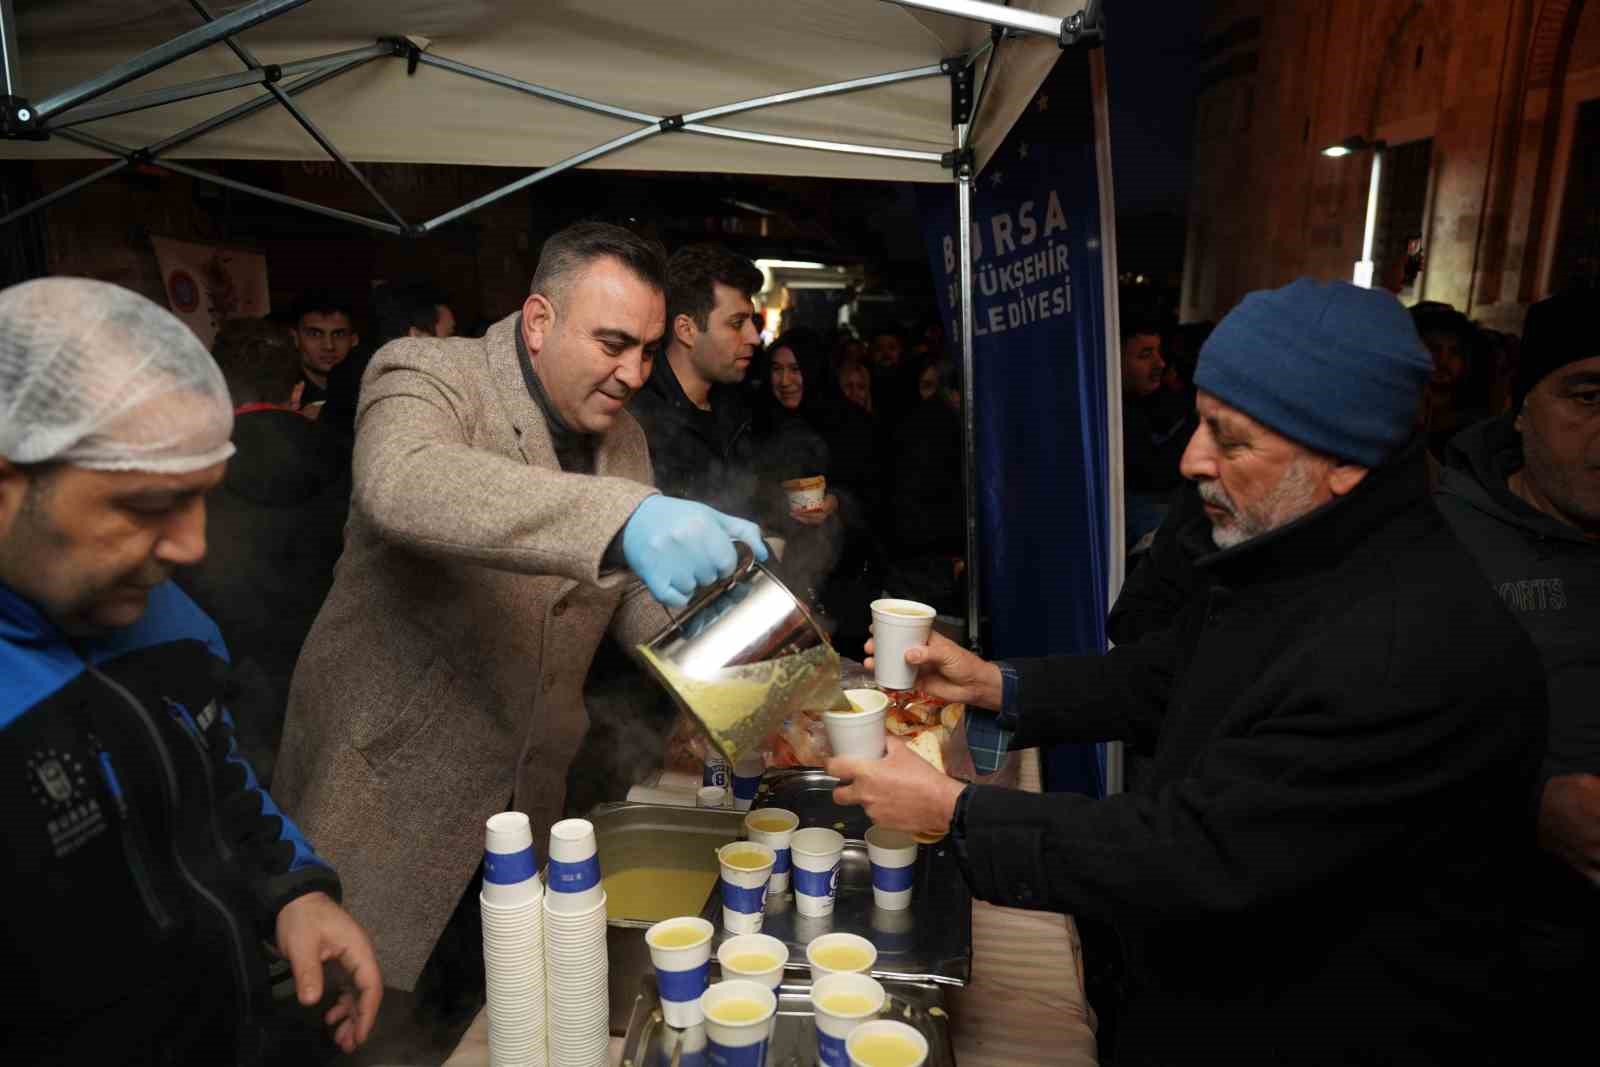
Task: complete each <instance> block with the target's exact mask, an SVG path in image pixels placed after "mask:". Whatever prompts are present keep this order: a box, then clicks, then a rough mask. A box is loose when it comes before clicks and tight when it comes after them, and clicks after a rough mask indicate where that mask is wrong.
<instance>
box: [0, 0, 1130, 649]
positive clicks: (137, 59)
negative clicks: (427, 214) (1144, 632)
mask: <svg viewBox="0 0 1600 1067" xmlns="http://www.w3.org/2000/svg"><path fill="white" fill-rule="evenodd" d="M307 2H309V0H256V2H255V3H252V4H248V5H246V6H245V7H241V8H239V9H238V10H236V11H233V12H231V13H230V14H227V15H224V16H222V17H220V18H219V17H217V16H215V15H213V14H212V13H211V12H210V10H208V9H207V7H206V5H205V3H204V2H203V0H189V4H190V6H191V7H192V8H194V10H195V12H196V14H197V15H198V16H199V17H200V19H201V20H202V24H201V25H200V26H198V27H196V28H194V29H192V30H188V31H186V32H184V33H181V34H179V35H178V36H176V37H174V38H173V39H171V40H170V41H167V42H166V43H164V44H161V45H157V46H156V47H154V48H151V49H148V50H146V51H145V52H143V53H141V54H139V55H137V56H134V57H132V58H131V59H128V60H125V61H124V62H122V63H119V64H117V65H116V66H114V67H112V68H110V69H109V70H106V71H104V72H102V73H101V74H99V75H97V76H96V77H93V78H90V79H89V80H87V81H85V82H82V83H80V84H78V85H75V86H72V87H70V88H68V89H64V90H62V91H60V92H57V93H55V94H54V95H52V96H49V97H47V98H46V99H44V100H42V101H40V102H39V103H38V104H37V105H34V104H30V103H29V101H28V100H27V98H26V97H24V96H23V95H22V93H21V91H20V87H19V85H18V83H17V78H16V63H17V55H18V53H17V39H16V19H15V15H14V12H13V7H12V3H13V0H0V136H4V137H5V138H6V139H8V140H45V139H48V138H49V137H52V136H55V137H60V138H63V139H65V140H69V141H73V142H74V143H77V144H81V145H84V146H87V147H90V148H94V149H96V150H98V151H102V152H105V153H107V154H108V155H111V156H113V157H115V160H114V162H112V163H111V164H110V165H109V166H107V167H105V168H103V169H101V170H98V171H96V172H94V173H93V174H89V175H85V176H84V177H82V178H79V179H77V180H76V181H73V182H70V183H68V184H67V185H65V186H62V187H61V188H60V189H56V190H54V191H52V192H50V193H48V194H46V195H44V196H42V197H40V198H38V199H37V200H34V201H32V202H31V203H28V204H25V205H23V206H22V207H20V208H18V209H17V210H15V211H13V212H11V213H10V214H8V215H6V216H5V217H4V218H0V227H3V226H5V225H6V224H8V223H11V222H15V221H16V220H17V219H20V218H22V217H24V216H26V215H28V214H30V213H32V212H34V211H38V210H40V209H41V208H44V207H47V206H49V205H50V204H53V203H56V202H57V201H60V200H62V199H64V198H66V197H68V196H71V195H72V194H73V193H76V192H77V191H79V190H80V189H83V188H85V187H87V186H89V185H92V184H94V183H95V182H97V181H99V180H100V179H101V178H105V177H109V176H110V175H113V174H116V173H119V172H121V171H123V170H126V169H128V168H129V167H132V166H137V165H144V166H155V167H160V168H162V169H164V170H169V171H172V172H173V173H176V174H182V175H185V176H187V177H189V178H192V179H193V180H195V181H199V182H205V183H208V184H211V185H217V186H221V187H223V188H225V189H231V190H233V191H235V192H239V193H243V194H246V195H249V196H255V197H259V198H261V199H265V200H270V201H273V202H275V203H279V204H284V205H287V206H289V207H294V208H299V209H302V210H305V211H309V212H314V213H316V214H319V215H323V216H325V217H328V218H332V219H337V220H339V221H341V222H346V223H350V224H352V225H356V226H362V227H366V228H368V229H372V230H377V231H379V232H381V233H386V234H390V235H391V236H396V237H417V236H421V235H424V234H428V233H431V232H433V231H435V230H437V229H439V228H440V227H442V226H446V225H448V224H450V223H452V222H454V221H456V220H457V219H460V218H462V217H463V216H465V215H468V214H471V213H472V212H474V211H477V210H478V209H480V208H483V207H486V206H487V205H489V204H492V203H494V202H496V201H498V200H502V199H504V198H505V197H508V196H511V195H513V194H515V193H518V192H520V191H522V190H523V189H526V188H528V187H530V186H532V185H535V184H537V183H539V182H542V181H544V180H545V179H547V178H551V177H554V176H555V175H557V174H561V173H562V172H564V171H568V170H571V169H573V168H574V167H580V166H582V165H583V164H585V163H589V162H592V161H593V160H595V159H598V158H600V157H601V156H605V155H610V154H611V153H613V152H617V151H619V150H621V149H624V148H626V147H628V146H629V145H632V144H636V143H638V142H639V141H643V140H646V139H648V138H651V137H656V136H659V135H662V134H668V133H687V134H693V135H696V136H702V137H721V138H731V139H734V140H740V141H752V142H758V143H762V144H772V145H781V146H786V147H790V148H805V149H810V150H814V151H820V152H841V153H847V154H853V155H867V156H879V157H887V158H892V159H905V160H912V161H917V162H922V163H927V164H929V165H932V166H939V167H943V168H946V169H948V170H950V172H951V176H952V179H953V181H954V184H955V187H956V206H957V219H958V225H959V228H960V231H961V233H960V246H961V255H960V261H961V262H960V301H961V306H960V308H959V309H958V317H959V319H960V324H961V360H962V373H963V382H964V384H965V388H964V389H963V397H964V400H963V404H962V408H963V414H962V420H963V429H964V435H965V439H966V447H965V454H966V455H965V464H964V465H963V469H962V481H963V484H964V489H965V494H966V501H967V509H966V510H967V529H966V545H967V559H966V564H967V620H966V622H967V640H968V644H969V645H971V646H972V647H973V648H977V647H978V643H979V621H980V620H979V613H980V607H981V605H980V600H979V595H978V594H979V572H978V547H979V546H978V517H977V452H976V440H977V414H976V405H975V404H974V403H973V398H972V391H973V382H974V373H975V368H974V366H973V353H972V340H973V328H972V316H971V312H970V309H971V306H972V255H971V251H972V179H973V174H974V169H975V168H974V156H973V151H972V148H971V135H972V123H973V119H974V117H975V116H976V114H977V105H978V104H979V103H981V101H982V96H983V93H984V91H985V90H986V89H987V87H988V85H989V84H990V82H991V80H992V76H993V72H994V67H995V63H996V62H997V60H998V58H999V55H998V47H999V45H1000V43H1001V42H1002V41H1003V40H1004V38H1005V37H1007V36H1013V35H1034V36H1044V37H1048V38H1051V39H1053V40H1055V41H1056V42H1057V43H1058V44H1059V45H1060V46H1061V47H1063V48H1065V47H1068V46H1069V45H1072V44H1076V43H1078V42H1079V41H1082V40H1090V39H1095V38H1098V37H1099V36H1100V35H1101V33H1102V30H1103V27H1102V20H1101V11H1100V9H1101V0H1087V2H1085V3H1084V4H1083V5H1082V7H1081V8H1080V9H1079V10H1078V11H1076V12H1074V13H1072V14H1070V15H1067V16H1065V17H1058V16H1053V15H1042V14H1039V13H1037V12H1032V11H1024V10H1021V9H1016V8H1011V7H1007V6H1004V5H1002V4H998V3H989V2H986V0H880V2H883V3H892V4H895V5H897V6H900V7H907V8H913V9H916V10H921V11H930V12H936V13H940V14H945V15H953V16H955V17H957V18H962V19H966V20H969V21H975V22H979V23H983V24H986V25H988V26H989V27H990V40H989V41H988V42H986V43H984V44H983V45H981V46H979V47H978V48H976V49H973V50H972V51H971V52H968V53H966V54H963V55H957V56H951V57H949V58H946V59H944V60H943V61H941V62H939V63H936V64H928V65H926V66H921V67H913V68H911V69H908V70H898V71H889V72H886V73H883V74H873V75H867V76H865V77H860V78H851V79H848V80H845V81H838V82H830V83H827V84H825V85H815V86H811V87H809V88H804V89H794V90H790V91H788V92H782V93H774V94H770V95H767V96H761V97H755V98H753V99H749V100H741V101H736V102H733V103H729V104H723V105H720V106H717V107H710V108H703V109H701V110H699V111H691V112H688V113H684V114H674V115H653V114H649V113H646V112H642V111H634V110H631V109H627V108H621V107H615V106H613V105H610V104H605V103H602V102H600V101H595V100H589V99H586V98H584V97H580V96H575V95H573V94H571V93H565V92H561V91H560V90H557V89H552V88H549V87H547V86H542V85H536V84H534V83H532V82H527V81H523V80H521V79H518V78H514V77H511V76H509V75H505V74H499V73H496V72H494V71H489V70H484V69H482V68H479V67H474V66H471V65H470V64H467V63H462V62H459V61H456V60H453V59H449V58H447V57H444V56H439V55H434V54H432V53H431V52H428V51H426V50H425V49H424V48H422V47H419V46H418V45H417V44H415V43H414V42H412V41H410V40H408V39H406V38H403V37H393V38H384V39H381V40H379V41H377V42H376V43H374V44H372V45H368V46H366V47H364V48H356V49H350V50H347V51H343V52H335V53H331V54H328V55H322V56H314V57H311V58H308V59H303V60H297V61H295V62H292V63H283V64H263V63H261V62H259V61H258V60H257V59H256V57H255V56H254V54H252V53H251V52H250V51H249V50H248V49H247V48H245V46H244V45H242V44H240V43H239V42H238V41H237V40H235V37H236V36H237V35H238V34H240V33H242V32H244V31H245V30H248V29H250V28H252V27H254V26H258V25H260V24H261V23H263V22H266V21H268V20H270V19H273V18H276V17H278V16H279V15H282V14H284V13H286V12H289V11H292V10H294V9H295V8H298V7H301V6H303V5H304V4H306V3H307ZM217 43H224V44H226V45H227V46H228V47H229V48H230V49H231V50H232V51H233V53H234V55H235V56H237V57H238V59H239V61H240V63H241V64H242V65H243V66H244V67H245V70H244V71H242V72H240V73H238V74H230V75H223V76H220V77H213V78H204V79H201V80H199V81H193V82H188V83H184V84H181V85H174V86H168V87H166V88H162V89H157V90H153V91H149V92H144V93H137V94H133V95H130V96H121V97H114V98H110V99H102V98H103V97H106V94H108V93H110V92H111V91H112V90H114V89H117V88H119V87H121V86H123V85H126V84H127V83H128V82H131V81H133V80H135V79H137V78H141V77H143V76H144V75H146V74H150V73H152V72H153V71H156V70H160V69H161V68H163V67H166V66H168V65H170V64H172V63H175V62H177V61H178V60H180V59H183V58H184V57H186V56H189V55H192V54H194V53H195V52H198V51H200V50H201V49H203V48H207V47H210V46H211V45H214V44H217ZM386 56H387V57H393V58H401V59H404V60H405V61H406V66H407V73H408V75H415V74H416V71H417V68H418V67H419V66H426V67H432V68H435V69H438V70H442V71H447V72H450V73H453V74H456V75H460V76H463V77H467V78H473V79H476V80H478V81H483V82H488V83H490V84H492V85H498V86H500V87H502V88H506V89H511V90H514V91H516V92H520V93H525V94H527V95H529V96H533V97H537V98H539V99H542V100H546V101H549V102H552V103H557V104H562V105H565V106H568V107H574V108H578V109H580V110H584V111H590V112H594V113H597V114H602V115H607V116H610V117H612V118H617V119H624V120H628V121H632V122H637V123H639V124H640V125H639V126H638V127H637V128H636V129H633V130H631V131H629V132H627V133H624V134H622V135H620V136H618V137H614V138H612V139H611V140H609V141H606V142H604V143H602V144H598V145H595V146H594V147H593V148H589V149H586V150H585V151H582V152H579V153H577V154H576V155H573V156H569V157H568V158H566V159H563V160H561V161H559V162H556V163H552V164H550V165H549V166H546V167H543V168H541V169H539V170H536V171H533V172H531V173H529V174H526V175H524V176H523V177H521V178H518V179H516V180H515V181H512V182H509V183H507V184H506V185H503V186H501V187H500V188H498V189H495V190H493V191H491V192H489V193H486V194H485V195H483V196H480V197H478V198H477V199H475V200H472V201H470V202H468V203H466V204H463V205H461V206H460V207H458V208H454V209H453V210H450V211H446V212H444V213H443V214H440V215H437V216H435V217H434V218H431V219H428V220H426V221H423V222H418V223H408V222H407V221H406V220H405V219H404V218H402V217H401V216H400V214H399V213H398V212H397V211H396V210H395V209H394V207H393V206H392V205H390V204H389V202H388V201H387V200H386V199H384V197H383V195H382V194H381V193H380V192H379V191H378V190H377V188H376V187H374V186H373V185H372V183H371V181H369V180H368V179H367V177H366V175H364V174H363V173H362V172H361V170H360V168H358V167H357V166H355V164H353V163H352V162H350V160H349V159H347V158H346V157H345V156H344V155H343V154H342V153H341V152H340V151H339V149H338V148H337V147H336V146H335V145H334V144H333V142H332V141H330V140H329V139H328V138H327V136H326V135H325V134H324V133H323V132H322V130H321V129H320V128H319V127H318V126H317V125H316V124H315V123H314V122H312V120H311V119H310V118H309V117H308V116H307V115H306V114H305V113H304V111H302V110H301V109H300V108H299V106H298V105H297V104H295V102H294V100H293V98H294V97H295V96H298V95H300V94H301V93H304V92H306V91H307V90H310V89H313V88H316V87H317V86H319V85H322V84H324V83H326V82H328V81H330V80H332V79H333V78H336V77H338V76H340V75H342V74H346V73H348V72H350V71H352V70H355V69H356V68H358V67H360V66H363V65H365V64H366V63H369V62H371V61H372V60H374V59H379V58H382V57H386ZM985 57H987V58H988V62H987V63H985V64H983V72H982V74H983V76H982V81H981V82H978V81H977V77H976V76H977V73H978V67H979V64H980V63H981V62H982V61H983V60H984V59H985ZM933 77H948V78H949V79H950V84H951V125H952V127H953V130H954V135H953V138H952V148H951V150H950V151H949V152H924V151H915V150H912V149H904V148H892V147H888V146H884V145H866V144H852V143H848V142H843V141H826V140H816V139H811V138H804V137H785V136H780V135H778V134H769V133H760V132H757V131H753V130H741V129H736V128H731V127H727V126H713V125H708V123H709V122H710V121H711V120H713V119H723V118H727V117H729V116H732V115H739V114H743V113H746V112H750V111H757V110H760V109H762V108H767V107H774V106H777V105H780V104H788V103H793V102H795V101H799V100H815V99H818V98H821V97H828V96H838V95H842V94H844V93H853V92H860V91H863V90H867V89H873V88H878V87H880V86H885V85H895V84H898V83H900V82H907V81H913V80H918V79H923V78H933ZM286 79H292V80H289V81H287V83H285V80H286ZM975 83H976V85H975ZM252 85H260V86H262V87H263V88H264V89H265V90H266V92H265V93H263V94H261V95H259V96H257V97H256V98H254V99H252V100H248V101H246V102H244V103H242V104H238V105H236V106H234V107H231V108H229V109H227V110H226V111H223V112H221V113H220V114H218V115H215V116H213V117H212V118H209V119H206V120H204V121H202V122H199V123H196V124H195V125H193V126H190V127H188V128H187V129H184V130H180V131H179V132H177V133H175V134H173V135H171V136H169V137H167V138H165V139H163V140H160V141H157V142H155V143H153V144H149V145H146V146H144V147H143V148H130V147H128V146H126V145H120V144H116V143H115V142H112V141H108V140H106V139H104V138H102V137H99V136H97V135H95V134H92V133H88V132H86V131H84V130H82V129H80V128H78V127H80V126H81V125H83V124H85V123H89V122H93V121H96V120H98V119H104V118H110V117H112V116H114V115H123V114H128V113H130V112H134V111H141V110H145V109H149V108H155V107H160V106H162V105H165V104H170V103H175V102H177V101H180V100H190V99H194V98H196V97H200V96H206V95H211V94H214V93H220V92H228V91H230V90H234V89H240V88H246V87H249V86H252ZM97 101H98V102H97ZM274 104H278V105H281V106H282V107H283V108H284V110H285V111H287V112H288V113H289V114H290V115H291V116H292V117H293V118H294V119H295V121H296V122H297V123H299V125H300V126H301V127H302V128H303V129H304V130H305V131H306V133H307V134H308V135H309V136H310V137H311V138H312V140H314V141H316V143H317V145H318V146H319V147H320V148H321V149H322V151H323V152H324V153H326V154H327V155H328V156H329V157H330V158H332V159H333V160H334V162H336V163H338V164H339V165H340V166H341V167H343V168H344V169H345V170H346V171H347V172H348V173H349V174H350V175H351V176H352V177H354V178H355V180H356V181H357V182H358V183H359V184H360V185H361V186H362V188H364V189H365V190H366V192H367V194H368V195H369V196H370V197H371V198H372V199H373V201H375V202H376V204H377V205H378V207H379V208H381V209H382V211H383V214H384V215H386V216H387V218H373V217H371V216H368V215H361V214H357V213H355V212H350V211H344V210H341V209H339V208H332V207H327V206H324V205H322V204H317V203H314V202H312V201H309V200H303V199H300V198H299V197H293V196H287V195H285V194H282V193H277V192H274V191H272V190H270V189H262V188H260V187H258V186H254V185H251V184H249V183H247V182H242V181H237V180H235V179H232V178H226V177H223V176H222V175H218V174H213V173H211V172H209V171H206V170H202V169H200V168H198V167H192V166H189V165H188V164H185V163H178V162H174V161H173V160H170V159H166V158H164V153H166V152H169V151H171V150H172V149H174V148H177V147H178V146H180V145H184V144H188V143H189V142H190V141H193V140H195V139H197V138H199V137H202V136H204V135H205V134H207V133H210V132H212V131H213V130H217V129H220V128H222V127H223V126H227V125H229V124H231V123H234V122H238V121H240V120H241V119H244V118H247V117H249V116H251V115H253V114H256V113H257V112H259V111H261V110H263V109H264V108H267V107H270V106H272V105H274Z"/></svg>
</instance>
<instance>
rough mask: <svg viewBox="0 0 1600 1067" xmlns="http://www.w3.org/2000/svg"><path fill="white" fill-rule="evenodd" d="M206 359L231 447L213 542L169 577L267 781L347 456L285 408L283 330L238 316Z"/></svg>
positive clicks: (336, 536) (330, 560) (328, 571)
mask: <svg viewBox="0 0 1600 1067" xmlns="http://www.w3.org/2000/svg"><path fill="white" fill-rule="evenodd" d="M212 357H213V358H214V359H215V360H216V361H217V366H218V367H220V368H221V369H222V377H223V379H224V380H225V381H226V382H227V383H228V392H229V393H230V394H231V395H232V398H233V403H234V421H233V445H234V448H235V450H236V451H235V452H234V456H233V461H232V462H231V463H229V464H228V470H227V473H226V474H224V475H223V478H222V485H221V486H219V487H218V489H217V491H216V492H215V493H213V494H211V497H210V499H209V501H208V502H207V505H208V508H209V512H210V514H209V521H208V529H209V533H210V550H209V551H208V552H207V553H206V557H205V559H204V560H202V561H201V562H200V563H198V564H196V565H195V566H193V567H190V568H186V569H185V570H183V571H181V572H179V574H178V579H177V580H178V584H179V585H180V586H182V587H183V589H184V591H185V592H186V593H188V594H189V595H190V596H192V597H194V599H195V602H196V603H198V604H199V605H200V607H201V609H202V610H204V611H205V612H206V614H208V615H210V616H211V617H212V618H213V619H215V620H216V622H217V625H218V626H219V627H221V629H222V636H223V637H224V639H226V640H227V642H228V648H229V650H230V651H231V652H232V653H233V670H232V678H231V681H232V683H233V686H234V691H235V692H236V693H237V696H236V697H235V699H234V710H235V712H236V713H237V714H238V717H239V747H240V749H241V750H242V751H243V752H244V754H245V757H246V758H247V759H249V760H250V761H251V763H252V764H253V765H254V766H255V768H256V772H257V773H258V774H259V775H260V776H261V781H262V784H264V785H271V784H272V766H273V763H274V762H276V759H277V753H278V742H279V740H280V739H281V738H282V735H283V717H284V712H285V710H286V709H287V708H288V706H289V680H290V679H291V678H293V677H294V665H295V660H296V659H297V658H299V655H300V646H301V644H303V643H304V642H305V639H306V634H307V633H309V632H310V630H311V624H312V623H313V622H315V621H316V619H317V612H318V611H319V610H321V608H322V602H323V600H324V599H326V598H327V596H328V589H329V587H330V586H332V584H333V568H334V564H336V563H337V562H338V560H339V552H340V550H341V549H342V548H343V546H344V520H345V515H346V513H347V512H348V511H349V509H350V457H349V455H348V453H347V452H346V451H345V450H344V447H343V445H342V444H341V443H340V441H339V440H338V436H337V435H336V434H335V433H332V432H330V431H329V430H328V429H327V428H326V427H324V426H323V425H322V424H321V423H320V422H313V421H312V420H310V419H307V418H305V417H303V416H302V415H300V414H299V413H298V412H296V411H295V410H294V408H293V407H291V406H290V405H289V403H288V401H289V399H290V395H291V392H292V390H293V389H294V388H295V382H296V381H297V380H298V378H299V374H298V371H297V369H296V366H295V364H296V360H295V350H294V346H293V344H292V343H291V341H290V340H289V337H288V334H287V331H284V330H283V329H282V327H280V326H278V325H276V324H275V323H272V322H269V321H267V320H264V319H235V320H233V321H231V322H228V323H226V324H224V326H223V327H222V330H221V332H219V333H218V335H217V340H216V343H215V344H214V345H213V346H212ZM324 417H326V416H324Z"/></svg>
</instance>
